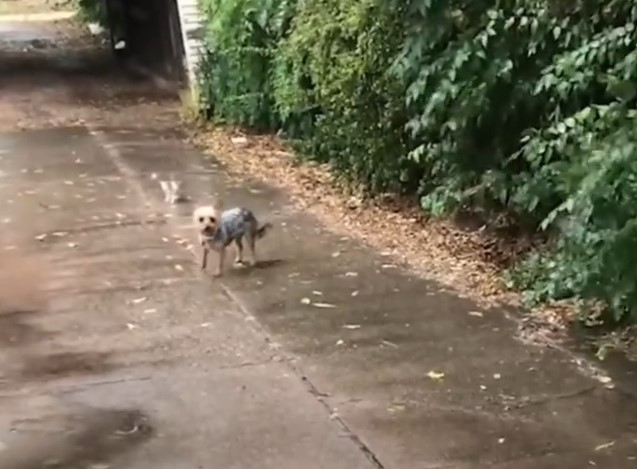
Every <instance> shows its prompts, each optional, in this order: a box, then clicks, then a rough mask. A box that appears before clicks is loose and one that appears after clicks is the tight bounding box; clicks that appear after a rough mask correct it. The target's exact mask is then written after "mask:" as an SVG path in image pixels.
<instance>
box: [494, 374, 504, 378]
mask: <svg viewBox="0 0 637 469" xmlns="http://www.w3.org/2000/svg"><path fill="white" fill-rule="evenodd" d="M500 378H502V375H501V374H500V373H496V374H494V375H493V379H500Z"/></svg>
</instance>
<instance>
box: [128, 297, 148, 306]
mask: <svg viewBox="0 0 637 469" xmlns="http://www.w3.org/2000/svg"><path fill="white" fill-rule="evenodd" d="M147 299H148V298H147V297H145V296H142V297H141V298H135V299H134V300H133V301H131V303H133V304H134V305H138V304H140V303H143V302H144V301H146V300H147Z"/></svg>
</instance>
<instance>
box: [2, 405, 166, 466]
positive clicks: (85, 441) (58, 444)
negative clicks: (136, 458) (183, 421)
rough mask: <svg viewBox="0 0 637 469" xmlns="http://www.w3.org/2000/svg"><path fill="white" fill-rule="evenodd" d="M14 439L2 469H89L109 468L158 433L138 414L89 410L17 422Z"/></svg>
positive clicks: (135, 411) (136, 412) (3, 457)
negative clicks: (54, 429) (110, 463)
mask: <svg viewBox="0 0 637 469" xmlns="http://www.w3.org/2000/svg"><path fill="white" fill-rule="evenodd" d="M32 427H35V428H34V429H33V430H31V428H32ZM53 428H58V430H57V431H52V430H51V429H53ZM38 429H39V430H38ZM34 430H35V431H34ZM12 433H13V434H16V435H17V439H16V441H13V442H12V443H11V444H10V445H7V447H6V448H5V450H4V451H0V467H1V468H2V469H43V468H51V469H53V468H57V469H86V468H93V467H110V466H109V465H107V464H106V463H108V462H110V461H112V460H115V459H117V458H119V457H121V456H122V455H124V454H125V453H126V452H128V451H130V450H131V449H133V448H135V447H137V446H139V445H141V444H142V443H144V442H146V441H147V440H148V439H150V438H151V437H152V436H153V434H154V430H153V428H152V426H151V425H150V423H149V419H148V417H147V416H146V415H144V414H143V413H142V412H140V411H138V410H103V409H90V410H88V411H87V410H84V411H83V412H81V413H73V414H70V415H64V414H63V415H55V414H54V415H48V416H46V417H45V418H44V419H38V420H31V421H23V422H20V421H17V422H16V423H15V424H14V426H13V428H12ZM22 434H24V439H21V438H20V436H21V435H22Z"/></svg>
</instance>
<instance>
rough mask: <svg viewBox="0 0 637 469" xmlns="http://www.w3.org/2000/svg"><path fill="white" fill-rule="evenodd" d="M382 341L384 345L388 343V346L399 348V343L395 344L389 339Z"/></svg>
mask: <svg viewBox="0 0 637 469" xmlns="http://www.w3.org/2000/svg"><path fill="white" fill-rule="evenodd" d="M381 343H382V344H383V345H387V346H388V347H392V348H398V345H397V344H395V343H393V342H390V341H389V340H383V341H381Z"/></svg>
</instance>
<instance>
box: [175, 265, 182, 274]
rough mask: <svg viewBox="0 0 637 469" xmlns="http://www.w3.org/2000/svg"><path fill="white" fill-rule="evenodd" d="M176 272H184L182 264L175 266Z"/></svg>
mask: <svg viewBox="0 0 637 469" xmlns="http://www.w3.org/2000/svg"><path fill="white" fill-rule="evenodd" d="M175 270H178V271H179V272H183V271H184V268H183V267H182V266H181V265H180V264H175Z"/></svg>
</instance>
